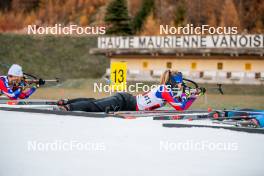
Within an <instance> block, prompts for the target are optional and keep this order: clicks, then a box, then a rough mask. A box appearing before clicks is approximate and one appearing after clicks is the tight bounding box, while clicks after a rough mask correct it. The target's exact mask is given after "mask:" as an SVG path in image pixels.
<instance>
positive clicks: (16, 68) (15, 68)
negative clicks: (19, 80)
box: [8, 64, 23, 77]
mask: <svg viewBox="0 0 264 176" xmlns="http://www.w3.org/2000/svg"><path fill="white" fill-rule="evenodd" d="M8 75H11V76H19V77H22V76H23V71H22V67H21V66H20V65H17V64H13V65H12V66H11V67H10V68H9V70H8Z"/></svg>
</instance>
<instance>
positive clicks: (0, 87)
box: [0, 76, 36, 100]
mask: <svg viewBox="0 0 264 176" xmlns="http://www.w3.org/2000/svg"><path fill="white" fill-rule="evenodd" d="M35 91H36V88H35V87H32V88H30V89H28V90H27V91H23V90H22V89H21V88H17V87H15V86H10V85H9V84H8V77H7V76H0V95H1V94H4V95H6V96H7V97H8V98H9V99H10V100H17V99H27V98H28V97H29V96H30V95H32V94H33V93H34V92H35Z"/></svg>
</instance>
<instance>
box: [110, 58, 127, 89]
mask: <svg viewBox="0 0 264 176" xmlns="http://www.w3.org/2000/svg"><path fill="white" fill-rule="evenodd" d="M126 75H127V65H126V63H125V62H112V63H111V88H112V89H113V90H116V91H122V90H124V89H126Z"/></svg>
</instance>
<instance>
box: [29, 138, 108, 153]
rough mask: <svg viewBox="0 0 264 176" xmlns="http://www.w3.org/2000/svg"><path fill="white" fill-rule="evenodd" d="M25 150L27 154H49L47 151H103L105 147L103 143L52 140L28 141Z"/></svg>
mask: <svg viewBox="0 0 264 176" xmlns="http://www.w3.org/2000/svg"><path fill="white" fill-rule="evenodd" d="M27 150H28V151H29V152H49V151H54V152H56V151H63V152H71V151H86V152H93V151H105V150H106V145H105V143H103V142H80V141H77V140H70V141H62V140H54V141H50V142H46V141H45V142H44V141H28V142H27Z"/></svg>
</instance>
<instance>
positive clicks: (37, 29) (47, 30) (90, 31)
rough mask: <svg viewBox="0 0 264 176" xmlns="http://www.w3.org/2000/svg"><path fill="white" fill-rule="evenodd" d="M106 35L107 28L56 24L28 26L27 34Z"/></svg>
mask: <svg viewBox="0 0 264 176" xmlns="http://www.w3.org/2000/svg"><path fill="white" fill-rule="evenodd" d="M105 33H106V27H105V26H85V27H83V26H78V25H75V24H71V25H69V26H63V25H62V24H55V25H54V26H37V25H28V27H27V34H29V35H30V34H39V35H44V34H45V35H73V34H77V35H103V34H105Z"/></svg>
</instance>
